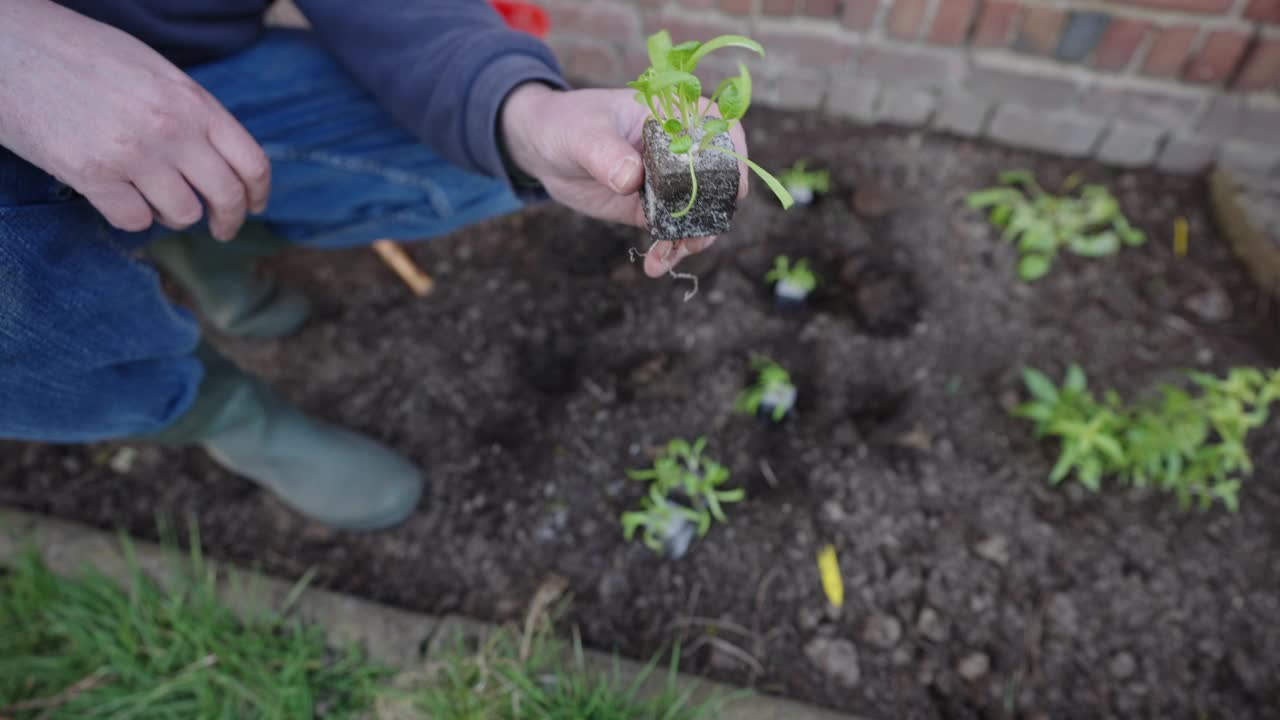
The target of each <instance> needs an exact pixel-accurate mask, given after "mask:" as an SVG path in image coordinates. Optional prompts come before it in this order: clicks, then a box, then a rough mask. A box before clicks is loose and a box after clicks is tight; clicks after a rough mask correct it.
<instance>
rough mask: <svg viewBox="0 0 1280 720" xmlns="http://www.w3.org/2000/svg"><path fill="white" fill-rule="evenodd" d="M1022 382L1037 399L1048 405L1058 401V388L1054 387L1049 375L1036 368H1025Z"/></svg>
mask: <svg viewBox="0 0 1280 720" xmlns="http://www.w3.org/2000/svg"><path fill="white" fill-rule="evenodd" d="M1022 381H1023V382H1024V383H1026V385H1027V390H1028V391H1030V392H1031V396H1032V397H1034V398H1035V399H1037V400H1040V401H1042V402H1046V403H1056V402H1057V401H1058V388H1057V387H1056V386H1054V384H1053V381H1052V380H1050V379H1049V376H1048V375H1045V374H1044V373H1042V372H1040V371H1039V370H1036V369H1035V368H1023V369H1022Z"/></svg>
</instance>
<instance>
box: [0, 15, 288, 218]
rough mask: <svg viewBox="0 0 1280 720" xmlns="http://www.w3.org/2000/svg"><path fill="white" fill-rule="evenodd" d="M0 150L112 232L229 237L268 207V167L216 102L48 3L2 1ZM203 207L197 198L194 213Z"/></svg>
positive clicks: (138, 51) (167, 68) (118, 35)
mask: <svg viewBox="0 0 1280 720" xmlns="http://www.w3.org/2000/svg"><path fill="white" fill-rule="evenodd" d="M0 78H3V82H0V145H3V146H4V147H6V148H9V149H10V150H12V151H13V152H14V153H16V154H17V155H19V156H20V157H22V158H24V159H25V160H27V161H28V162H30V163H32V164H33V165H35V166H37V167H39V168H41V169H42V170H44V171H45V172H47V173H49V174H51V175H53V176H54V177H56V178H58V179H59V180H60V181H62V182H64V183H66V184H67V185H69V186H70V187H71V188H72V189H74V190H76V191H77V192H79V193H80V194H81V195H83V196H84V197H85V198H86V199H87V200H88V201H89V202H90V203H92V204H93V206H94V207H95V208H97V209H98V211H99V212H101V213H102V215H103V216H104V217H105V218H106V219H107V221H108V222H110V223H111V224H112V225H114V226H115V227H118V228H120V229H122V230H127V231H135V232H136V231H141V230H145V229H146V228H148V227H150V225H151V223H152V222H153V221H158V222H160V223H161V224H163V225H165V226H167V227H170V228H174V229H182V228H186V227H189V226H191V225H193V224H195V223H196V222H197V221H199V220H200V218H201V216H202V213H203V210H204V209H207V210H208V213H209V229H210V231H211V232H212V233H213V235H214V236H215V237H217V238H219V239H221V240H230V239H231V238H233V237H235V234H236V231H237V230H239V228H240V225H241V224H242V223H243V222H244V218H245V213H246V212H247V211H250V210H252V211H253V212H261V211H262V210H264V209H265V208H266V204H267V195H268V193H269V191H270V187H271V164H270V162H269V161H268V160H267V156H266V154H265V153H263V151H262V148H261V147H259V145H258V143H257V142H256V141H254V139H253V138H252V137H251V136H250V135H249V133H248V132H247V131H246V130H245V129H244V127H242V126H241V125H240V123H239V122H237V121H236V119H235V118H234V117H232V116H231V114H230V113H229V112H227V110H226V109H225V108H223V107H222V105H221V104H220V103H218V101H217V100H215V99H214V98H213V96H212V95H210V94H209V93H208V92H206V91H205V90H204V88H202V87H200V86H199V85H198V84H197V83H196V82H195V81H194V80H192V79H191V78H190V77H188V76H187V75H186V74H185V73H183V72H182V71H181V70H179V69H178V68H177V67H175V66H174V65H173V64H172V63H170V62H169V61H168V60H166V59H164V58H163V57H162V56H161V55H160V54H158V53H157V52H155V51H154V50H152V49H151V48H149V47H147V46H146V45H144V44H143V43H142V42H140V41H138V40H136V39H134V38H133V37H131V36H129V35H128V34H126V33H123V32H121V31H119V30H116V29H115V28H112V27H110V26H108V25H105V24H103V23H99V22H96V21H94V20H91V19H89V18H86V17H84V16H82V15H79V14H78V13H75V12H72V11H71V10H68V9H66V8H64V7H62V6H60V5H57V4H54V3H52V2H49V1H48V0H3V2H0ZM200 198H203V201H204V202H203V205H204V207H203V208H202V207H201V201H200Z"/></svg>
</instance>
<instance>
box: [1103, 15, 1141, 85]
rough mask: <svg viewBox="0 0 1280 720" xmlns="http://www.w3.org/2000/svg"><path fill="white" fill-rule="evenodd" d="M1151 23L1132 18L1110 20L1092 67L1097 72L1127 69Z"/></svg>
mask: <svg viewBox="0 0 1280 720" xmlns="http://www.w3.org/2000/svg"><path fill="white" fill-rule="evenodd" d="M1150 27H1151V23H1149V22H1147V21H1145V20H1134V19H1133V18H1119V17H1117V18H1112V19H1111V25H1110V26H1109V27H1108V28H1107V34H1106V35H1103V36H1102V42H1101V43H1099V44H1098V49H1097V50H1095V51H1094V54H1093V66H1094V67H1095V68H1098V69H1099V70H1110V71H1113V72H1114V71H1117V70H1123V69H1125V68H1127V67H1129V63H1130V62H1131V61H1132V60H1133V55H1134V53H1136V52H1137V51H1138V46H1139V45H1141V44H1142V39H1143V38H1144V37H1146V35H1147V30H1148V29H1150Z"/></svg>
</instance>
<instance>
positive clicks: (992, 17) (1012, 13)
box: [972, 0, 1021, 47]
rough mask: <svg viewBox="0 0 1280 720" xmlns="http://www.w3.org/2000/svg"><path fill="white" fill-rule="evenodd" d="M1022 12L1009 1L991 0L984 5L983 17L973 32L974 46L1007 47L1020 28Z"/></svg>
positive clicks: (980, 17) (979, 19) (1016, 5)
mask: <svg viewBox="0 0 1280 720" xmlns="http://www.w3.org/2000/svg"><path fill="white" fill-rule="evenodd" d="M1020 17H1021V11H1020V10H1019V9H1018V4H1017V3H1015V2H1010V1H1009V0H989V2H985V3H983V5H982V15H980V16H979V17H978V26H977V28H976V29H974V31H973V40H972V42H973V44H974V45H976V46H978V47H1007V46H1008V45H1009V42H1010V39H1011V38H1012V37H1013V32H1014V30H1015V28H1017V26H1018V21H1019V19H1020Z"/></svg>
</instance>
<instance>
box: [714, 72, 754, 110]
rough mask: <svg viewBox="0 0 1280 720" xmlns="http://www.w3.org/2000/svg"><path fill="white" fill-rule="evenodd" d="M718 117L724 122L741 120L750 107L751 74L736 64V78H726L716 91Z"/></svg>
mask: <svg viewBox="0 0 1280 720" xmlns="http://www.w3.org/2000/svg"><path fill="white" fill-rule="evenodd" d="M716 91H717V93H718V94H719V98H718V99H717V104H718V105H719V107H720V116H721V117H723V118H724V119H725V120H741V119H742V116H743V115H746V114H747V108H748V107H750V106H751V72H750V71H749V70H747V66H746V65H743V64H742V63H738V77H736V78H728V79H726V80H724V81H723V82H721V83H720V87H719V88H717V89H716Z"/></svg>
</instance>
